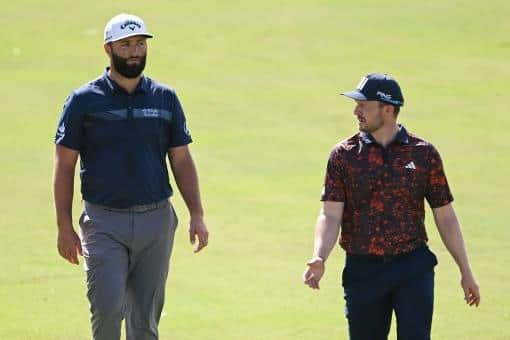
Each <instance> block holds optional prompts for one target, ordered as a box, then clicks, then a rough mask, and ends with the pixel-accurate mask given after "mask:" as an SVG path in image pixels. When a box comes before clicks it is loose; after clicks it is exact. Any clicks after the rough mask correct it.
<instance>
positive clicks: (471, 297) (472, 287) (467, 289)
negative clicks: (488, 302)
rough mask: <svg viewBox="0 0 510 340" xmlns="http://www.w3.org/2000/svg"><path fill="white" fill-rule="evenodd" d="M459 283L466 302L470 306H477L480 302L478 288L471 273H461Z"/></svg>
mask: <svg viewBox="0 0 510 340" xmlns="http://www.w3.org/2000/svg"><path fill="white" fill-rule="evenodd" d="M460 285H461V286H462V289H463V290H464V300H466V303H467V304H468V305H470V306H476V307H478V305H479V304H480V288H479V287H478V284H477V283H476V281H475V278H474V277H473V275H471V274H469V275H463V276H462V279H461V281H460Z"/></svg>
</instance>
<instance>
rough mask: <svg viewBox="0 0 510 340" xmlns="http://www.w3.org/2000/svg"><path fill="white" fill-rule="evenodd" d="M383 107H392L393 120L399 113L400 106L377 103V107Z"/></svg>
mask: <svg viewBox="0 0 510 340" xmlns="http://www.w3.org/2000/svg"><path fill="white" fill-rule="evenodd" d="M384 105H388V106H392V107H393V115H394V116H395V118H396V117H397V116H398V114H399V112H400V106H397V105H391V104H388V103H385V102H379V107H383V106H384Z"/></svg>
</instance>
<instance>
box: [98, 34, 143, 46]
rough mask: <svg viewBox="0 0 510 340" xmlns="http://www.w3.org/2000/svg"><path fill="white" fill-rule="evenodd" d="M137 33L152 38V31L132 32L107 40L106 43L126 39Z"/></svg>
mask: <svg viewBox="0 0 510 340" xmlns="http://www.w3.org/2000/svg"><path fill="white" fill-rule="evenodd" d="M137 35H141V36H143V37H146V38H152V34H150V33H131V34H126V35H123V36H122V37H118V38H116V39H110V40H105V42H104V43H105V44H108V43H111V42H114V41H119V40H122V39H125V38H129V37H134V36H137Z"/></svg>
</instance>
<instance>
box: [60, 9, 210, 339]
mask: <svg viewBox="0 0 510 340" xmlns="http://www.w3.org/2000/svg"><path fill="white" fill-rule="evenodd" d="M147 38H152V35H151V34H150V33H149V32H148V31H147V29H146V26H145V23H144V22H143V20H142V19H140V18H139V17H137V16H134V15H128V14H120V15H117V16H115V17H113V18H112V19H111V20H110V21H109V22H108V23H107V24H106V27H105V32H104V49H105V51H106V53H107V55H108V57H109V59H110V67H108V68H107V69H106V71H105V73H104V74H103V75H102V76H101V77H99V78H97V79H95V80H93V81H91V82H89V83H87V84H86V85H84V86H82V87H80V88H78V89H77V90H75V91H73V92H72V94H71V95H70V96H69V97H68V99H67V101H66V103H65V105H64V109H63V113H62V116H61V118H60V121H59V123H58V128H57V132H56V137H55V144H56V156H55V173H54V197H55V206H56V214H57V225H58V251H59V253H60V255H61V256H62V257H63V258H65V259H66V260H68V261H69V262H71V263H74V264H78V254H80V255H83V257H84V259H85V268H86V271H87V287H88V293H87V297H88V299H89V302H90V311H91V313H92V317H91V322H92V333H93V336H94V339H96V340H98V339H102V340H115V339H120V328H121V321H122V319H124V318H125V319H126V336H127V339H133V340H134V339H136V340H144V339H158V329H157V326H158V322H159V318H160V315H161V311H162V308H163V303H164V294H165V284H166V279H167V274H168V267H169V260H170V254H171V251H172V245H173V239H174V233H175V229H176V226H177V217H176V215H175V212H174V210H173V208H172V206H171V204H170V202H169V201H168V199H169V197H170V196H171V195H172V193H173V190H172V187H171V186H170V184H169V176H168V171H167V166H166V157H168V159H169V162H170V166H171V168H172V173H173V175H174V178H175V181H176V183H177V186H178V188H179V190H180V192H181V194H182V197H183V199H184V201H185V203H186V205H187V207H188V210H189V213H190V217H191V221H190V229H189V236H190V241H191V242H192V243H196V247H195V252H199V251H200V250H201V249H202V248H204V247H205V246H206V245H207V243H208V231H207V227H206V225H205V223H204V220H203V215H204V213H203V208H202V203H201V199H200V193H199V186H198V177H197V172H196V169H195V165H194V163H193V159H192V157H191V154H190V151H189V149H188V146H187V145H188V144H189V143H191V136H190V132H189V130H188V128H187V127H186V119H185V116H184V113H183V110H182V108H181V105H180V103H179V100H178V98H177V96H176V94H175V92H174V91H173V90H172V89H170V88H168V87H166V86H163V85H161V84H159V83H157V82H155V81H153V80H151V79H150V78H148V77H145V76H144V75H143V74H142V72H143V70H144V67H145V61H146V56H147V42H146V40H147ZM78 155H79V156H80V177H81V193H82V197H83V200H84V202H85V209H84V211H83V213H82V215H81V217H80V220H79V225H80V233H79V234H80V236H78V234H77V233H76V232H75V230H74V227H73V222H72V200H73V182H74V170H75V165H76V161H77V159H78ZM196 239H198V242H195V241H196Z"/></svg>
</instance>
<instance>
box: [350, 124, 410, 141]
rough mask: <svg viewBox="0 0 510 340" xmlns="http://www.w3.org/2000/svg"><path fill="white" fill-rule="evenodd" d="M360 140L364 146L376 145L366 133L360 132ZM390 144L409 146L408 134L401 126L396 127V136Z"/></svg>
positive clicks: (372, 138)
mask: <svg viewBox="0 0 510 340" xmlns="http://www.w3.org/2000/svg"><path fill="white" fill-rule="evenodd" d="M360 139H361V141H362V142H363V143H364V144H377V142H376V140H375V139H374V137H372V135H371V134H369V133H367V132H360ZM391 143H400V144H409V134H408V133H407V130H406V128H405V127H404V126H403V125H400V124H399V125H398V132H397V135H396V136H395V138H394V139H393V141H392V142H391ZM391 143H390V144H391Z"/></svg>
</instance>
